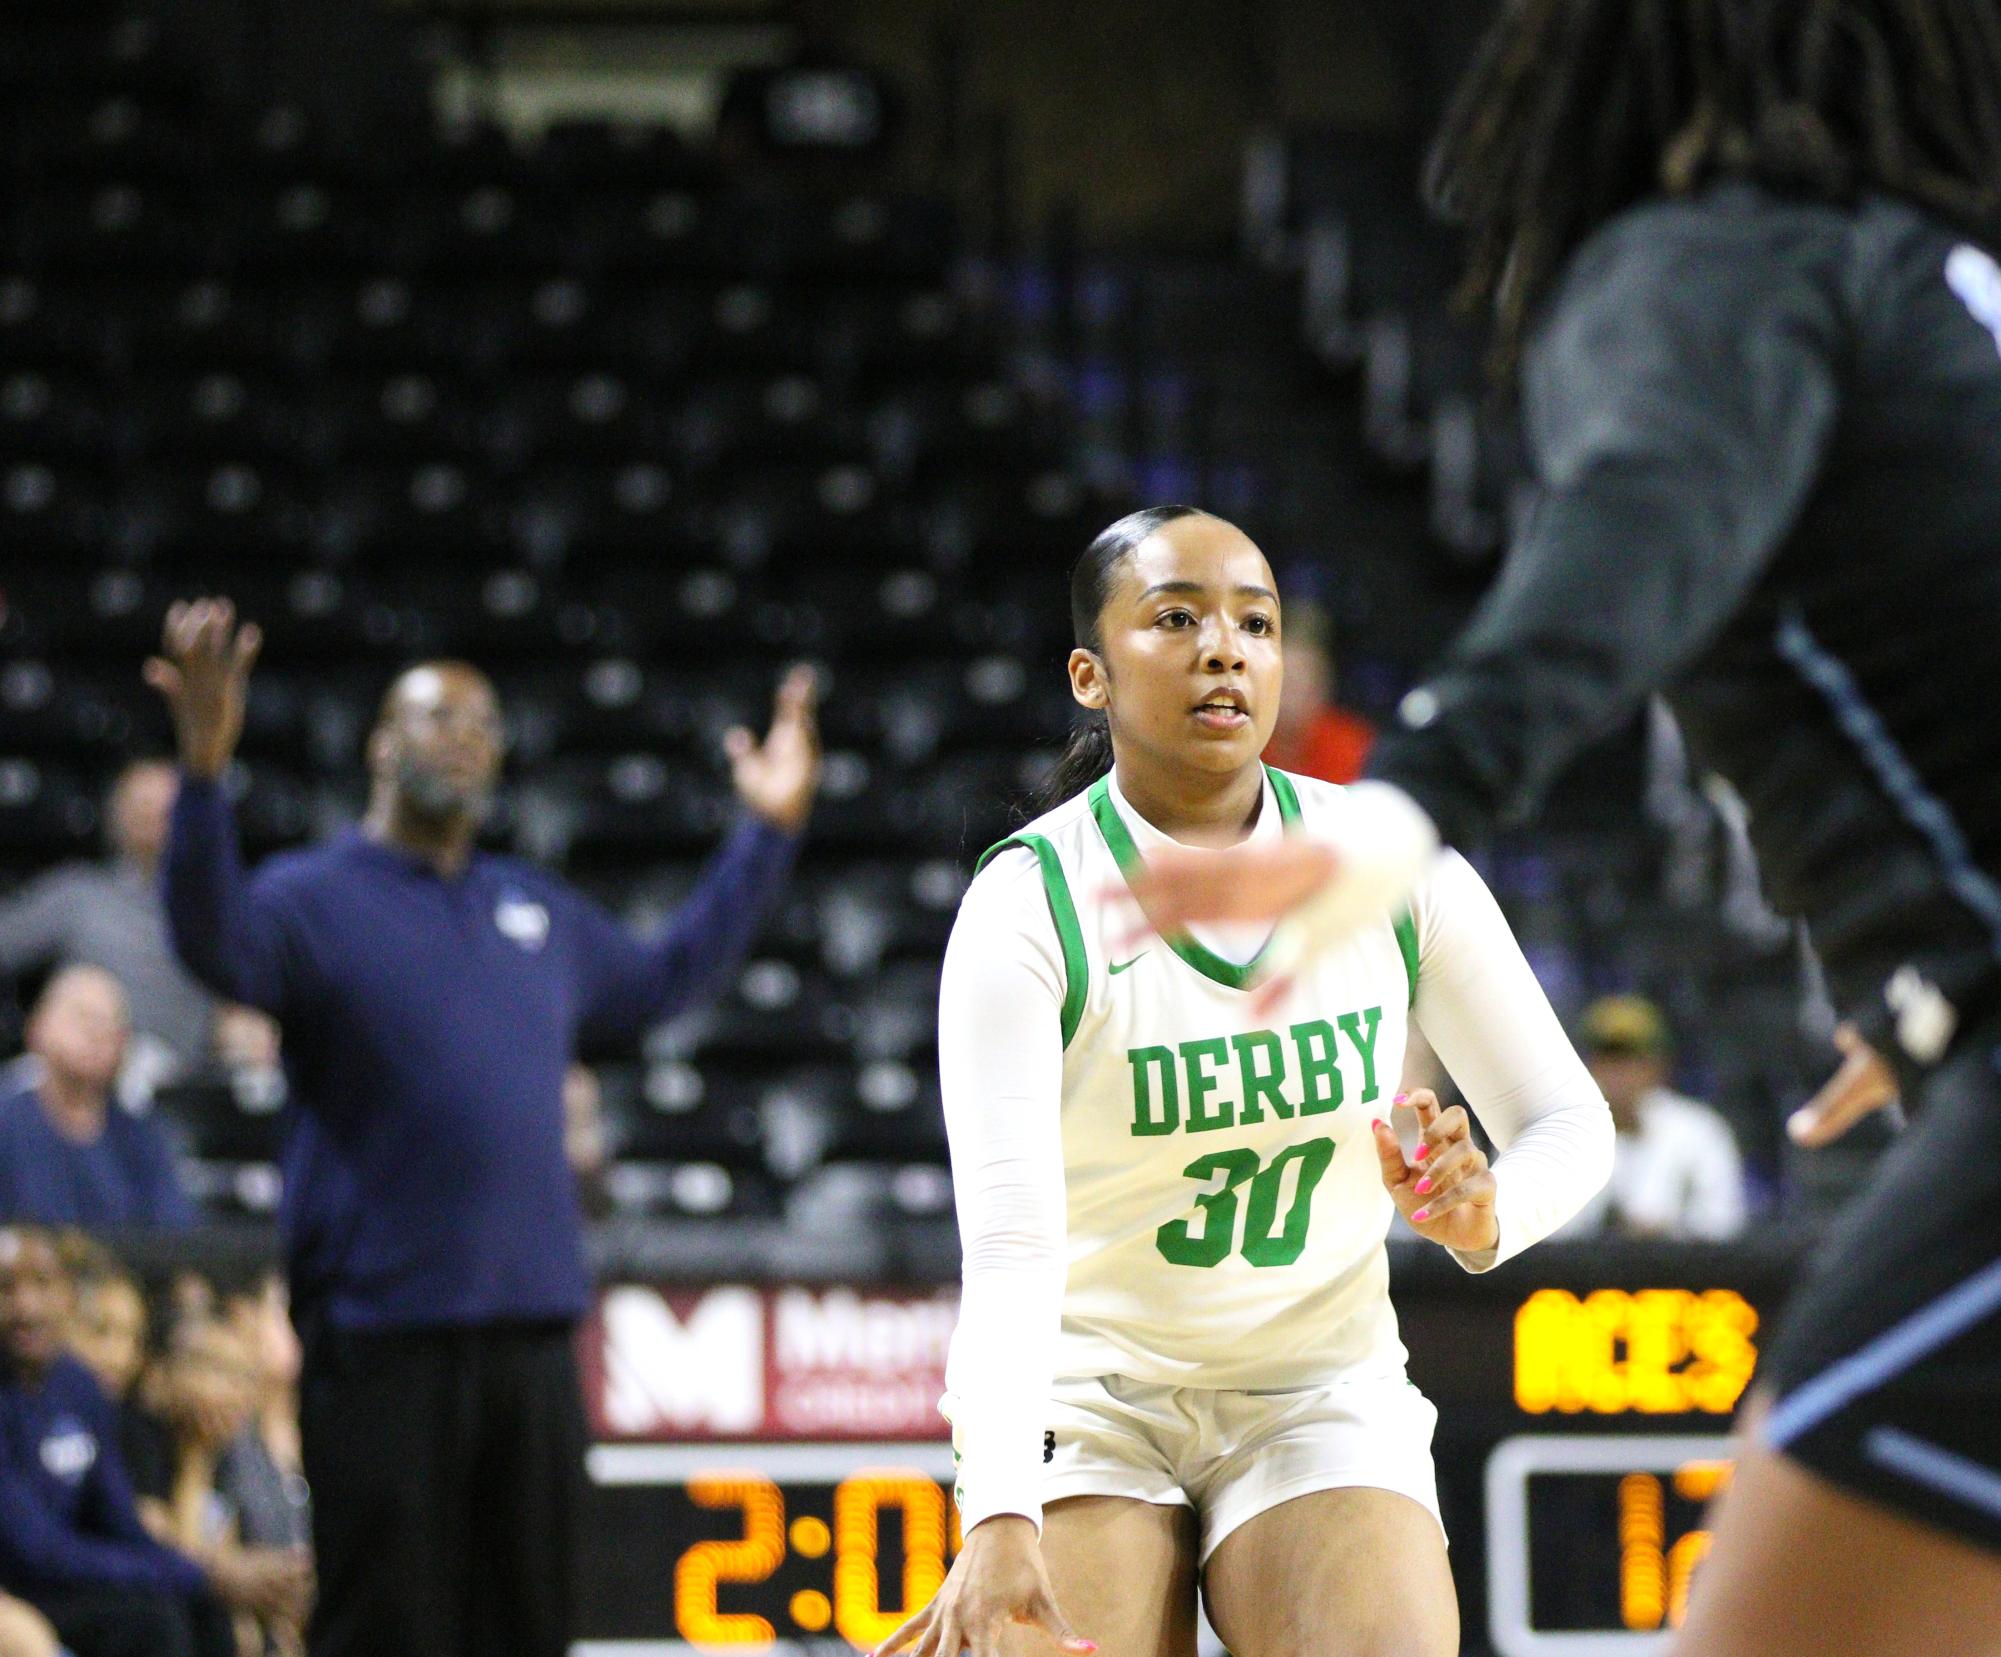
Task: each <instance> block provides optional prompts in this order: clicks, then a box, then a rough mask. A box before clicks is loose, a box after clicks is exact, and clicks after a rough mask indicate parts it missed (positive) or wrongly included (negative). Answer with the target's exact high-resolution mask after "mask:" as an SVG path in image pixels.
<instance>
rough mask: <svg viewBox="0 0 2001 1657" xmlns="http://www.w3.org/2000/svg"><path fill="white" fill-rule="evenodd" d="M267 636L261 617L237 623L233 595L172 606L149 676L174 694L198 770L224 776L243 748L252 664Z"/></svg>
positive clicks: (190, 761)
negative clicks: (259, 624)
mask: <svg viewBox="0 0 2001 1657" xmlns="http://www.w3.org/2000/svg"><path fill="white" fill-rule="evenodd" d="M263 643H264V635H263V633H262V632H261V631H260V630H259V629H258V627H257V624H256V623H255V622H245V623H244V624H243V625H242V626H241V627H238V626H237V625H236V606H235V605H234V604H232V603H231V602H230V601H229V600H228V599H226V598H198V599H195V600H193V601H192V602H190V603H184V604H172V605H169V606H168V607H167V622H166V626H165V627H164V628H163V629H162V632H161V638H160V654H159V655H157V656H154V657H152V658H150V659H149V660H148V661H147V663H146V667H145V672H144V675H143V676H144V678H145V680H146V683H147V684H149V685H151V686H152V687H153V688H154V689H155V690H157V691H158V692H159V693H160V694H161V695H162V696H164V697H165V698H166V699H167V711H168V712H169V713H170V714H171V715H172V716H173V721H174V739H175V742H176V744H177V745H178V746H179V748H180V759H181V768H182V769H183V770H184V771H186V772H187V773H188V774H189V775H190V776H195V777H218V776H220V775H221V774H222V770H223V767H224V766H226V765H228V764H229V761H230V757H231V756H232V755H233V754H234V753H235V752H236V744H237V743H238V741H239V740H241V738H242V736H243V706H244V698H245V695H246V693H247V690H248V687H249V684H250V669H251V668H252V667H253V666H254V665H255V664H256V661H257V652H258V650H259V649H260V648H261V647H262V645H263Z"/></svg>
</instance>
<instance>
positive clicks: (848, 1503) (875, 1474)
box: [834, 1467, 945, 1650]
mask: <svg viewBox="0 0 2001 1657" xmlns="http://www.w3.org/2000/svg"><path fill="white" fill-rule="evenodd" d="M884 1508H897V1509H899V1510H900V1511H901V1512H902V1514H903V1602H902V1604H901V1605H899V1606H894V1607H885V1606H884V1605H883V1603H882V1580H881V1575H880V1573H879V1572H878V1570H877V1568H876V1540H877V1532H878V1529H879V1528H880V1527H879V1524H878V1520H879V1516H880V1515H881V1513H882V1510H883V1509H884ZM944 1580H945V1493H944V1491H942V1490H940V1489H939V1488H938V1483H937V1481H936V1480H935V1479H931V1478H927V1477H926V1476H925V1475H924V1474H922V1473H919V1472H915V1471H913V1470H910V1469H907V1468H901V1467H890V1468H865V1469H863V1470H862V1471H860V1472H858V1473H856V1474H855V1476H854V1477H853V1478H851V1479H845V1480H843V1481H842V1482H841V1483H840V1484H839V1485H838V1486H836V1487H835V1490H834V1626H835V1628H836V1629H838V1630H839V1631H840V1635H841V1638H842V1639H844V1640H846V1641H847V1642H848V1643H849V1644H850V1645H856V1646H860V1647H862V1648H863V1649H865V1650H866V1649H867V1648H868V1647H870V1646H872V1645H875V1644H876V1643H877V1642H879V1641H880V1640H882V1639H883V1637H884V1636H885V1635H887V1634H889V1633H890V1631H891V1630H893V1629H894V1628H895V1627H896V1626H897V1625H898V1624H899V1623H901V1622H903V1621H904V1619H905V1618H907V1617H909V1616H911V1615H913V1614H914V1613H916V1612H917V1611H919V1610H921V1609H923V1607H924V1606H925V1605H926V1604H927V1603H928V1602H929V1601H930V1598H931V1596H932V1595H933V1594H935V1593H937V1592H938V1584H939V1583H941V1582H943V1581H944Z"/></svg>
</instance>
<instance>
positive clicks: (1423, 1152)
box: [1411, 1145, 1431, 1162]
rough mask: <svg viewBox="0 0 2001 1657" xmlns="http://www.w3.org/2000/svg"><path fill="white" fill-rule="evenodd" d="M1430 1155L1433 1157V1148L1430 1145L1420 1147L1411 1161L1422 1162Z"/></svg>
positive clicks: (1413, 1154)
mask: <svg viewBox="0 0 2001 1657" xmlns="http://www.w3.org/2000/svg"><path fill="white" fill-rule="evenodd" d="M1430 1155H1431V1147H1430V1146H1429V1145H1420V1146H1418V1148H1417V1150H1416V1151H1415V1152H1413V1153H1412V1155H1411V1161H1413V1162H1422V1161H1423V1160H1424V1159H1425V1158H1426V1157H1428V1156H1430Z"/></svg>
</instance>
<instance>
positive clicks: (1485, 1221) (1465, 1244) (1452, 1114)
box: [1370, 1087, 1501, 1254]
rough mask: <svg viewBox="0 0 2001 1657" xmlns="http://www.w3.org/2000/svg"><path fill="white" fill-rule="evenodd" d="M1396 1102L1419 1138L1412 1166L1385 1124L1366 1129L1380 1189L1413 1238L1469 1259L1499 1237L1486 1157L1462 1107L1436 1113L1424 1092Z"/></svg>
mask: <svg viewBox="0 0 2001 1657" xmlns="http://www.w3.org/2000/svg"><path fill="white" fill-rule="evenodd" d="M1398 1102H1399V1103H1400V1104H1407V1105H1409V1106H1410V1107H1411V1108H1412V1109H1413V1110H1415V1111H1416V1112H1417V1122H1418V1127H1419V1129H1420V1131H1421V1132H1422V1135H1423V1138H1422V1141H1421V1143H1420V1144H1419V1145H1418V1148H1417V1159H1416V1161H1415V1162H1414V1163H1406V1162H1405V1161H1404V1159H1403V1147H1402V1146H1401V1145H1399V1144H1398V1143H1397V1136H1396V1130H1395V1129H1393V1128H1392V1127H1391V1126H1390V1125H1389V1123H1387V1122H1384V1121H1381V1120H1378V1121H1376V1122H1373V1123H1371V1124H1370V1127H1371V1129H1372V1131H1373V1132H1374V1134H1375V1136H1376V1156H1377V1158H1378V1159H1379V1160H1380V1161H1381V1163H1382V1172H1383V1189H1384V1190H1385V1191H1387V1192H1389V1194H1390V1200H1391V1201H1392V1202H1394V1203H1395V1204H1396V1205H1397V1212H1398V1213H1400V1214H1402V1215H1403V1217H1404V1218H1405V1219H1406V1220H1408V1221H1409V1222H1410V1228H1411V1230H1413V1231H1415V1232H1416V1233H1417V1234H1418V1236H1420V1237H1422V1238H1424V1239H1425V1240H1426V1241H1428V1242H1433V1243H1437V1244H1438V1245H1439V1246H1440V1247H1442V1248H1450V1249H1461V1250H1464V1251H1465V1252H1466V1253H1468V1254H1478V1253H1479V1252H1480V1251H1481V1250H1482V1249H1490V1248H1492V1247H1493V1246H1494V1244H1495V1242H1496V1241H1497V1240H1498V1239H1499V1237H1500V1234H1501V1233H1500V1227H1499V1225H1498V1224H1497V1223H1496V1221H1495V1219H1494V1173H1493V1170H1492V1169H1491V1168H1489V1167H1488V1166H1487V1157H1486V1153H1485V1152H1483V1151H1482V1150H1481V1149H1480V1147H1479V1146H1478V1145H1476V1144H1474V1143H1473V1124H1472V1122H1471V1120H1470V1119H1469V1118H1468V1117H1467V1115H1466V1108H1465V1106H1463V1105H1454V1106H1453V1107H1452V1108H1451V1109H1450V1110H1447V1111H1441V1110H1440V1109H1439V1108H1438V1095H1437V1094H1435V1093H1433V1092H1432V1091H1431V1089H1430V1088H1426V1087H1421V1088H1418V1089H1416V1090H1415V1091H1414V1092H1411V1093H1409V1094H1399V1095H1398Z"/></svg>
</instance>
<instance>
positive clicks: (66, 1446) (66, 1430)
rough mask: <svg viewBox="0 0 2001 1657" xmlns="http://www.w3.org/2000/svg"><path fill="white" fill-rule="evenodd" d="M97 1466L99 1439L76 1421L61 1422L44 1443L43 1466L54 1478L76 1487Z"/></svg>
mask: <svg viewBox="0 0 2001 1657" xmlns="http://www.w3.org/2000/svg"><path fill="white" fill-rule="evenodd" d="M96 1462H97V1437H96V1435H95V1434H94V1433H92V1432H91V1431H90V1430H89V1429H88V1428H87V1427H80V1426H78V1425H77V1424H76V1423H75V1422H74V1421H63V1422H59V1423H58V1424H57V1426H56V1430H55V1431H54V1432H52V1433H50V1434H49V1436H48V1437H47V1438H45V1439H43V1440H42V1465H43V1466H44V1467H46V1468H47V1469H48V1470H49V1475H50V1477H52V1478H58V1479H61V1480H62V1481H63V1482H64V1483H65V1484H71V1483H74V1482H75V1481H76V1480H78V1479H80V1478H82V1477H83V1476H84V1474H86V1473H88V1472H89V1471H90V1470H91V1468H92V1467H93V1466H95V1465H96Z"/></svg>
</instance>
